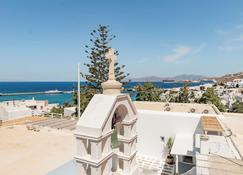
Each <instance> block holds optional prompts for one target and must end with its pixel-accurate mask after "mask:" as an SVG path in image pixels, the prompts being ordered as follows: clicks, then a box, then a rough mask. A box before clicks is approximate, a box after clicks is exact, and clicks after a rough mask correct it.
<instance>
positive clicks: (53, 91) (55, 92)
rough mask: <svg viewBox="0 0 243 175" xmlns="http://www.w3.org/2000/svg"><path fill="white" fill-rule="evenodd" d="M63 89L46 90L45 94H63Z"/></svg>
mask: <svg viewBox="0 0 243 175" xmlns="http://www.w3.org/2000/svg"><path fill="white" fill-rule="evenodd" d="M62 93H63V91H59V90H57V89H56V90H49V91H45V94H62Z"/></svg>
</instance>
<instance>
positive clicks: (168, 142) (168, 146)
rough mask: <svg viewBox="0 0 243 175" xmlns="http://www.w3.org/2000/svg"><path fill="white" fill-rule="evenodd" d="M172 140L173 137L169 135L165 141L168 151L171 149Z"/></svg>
mask: <svg viewBox="0 0 243 175" xmlns="http://www.w3.org/2000/svg"><path fill="white" fill-rule="evenodd" d="M173 142H174V141H173V139H172V138H171V137H170V138H169V139H168V141H167V143H166V146H167V148H168V150H169V152H170V151H171V149H172V146H173Z"/></svg>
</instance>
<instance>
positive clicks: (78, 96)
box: [77, 63, 80, 117]
mask: <svg viewBox="0 0 243 175" xmlns="http://www.w3.org/2000/svg"><path fill="white" fill-rule="evenodd" d="M77 93H78V95H77V98H78V99H77V100H78V108H77V109H78V117H80V63H78V92H77Z"/></svg>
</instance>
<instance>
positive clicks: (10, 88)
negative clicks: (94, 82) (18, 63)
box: [0, 81, 213, 105]
mask: <svg viewBox="0 0 243 175" xmlns="http://www.w3.org/2000/svg"><path fill="white" fill-rule="evenodd" d="M153 83H154V84H155V86H157V87H159V88H163V89H169V88H178V87H183V86H184V85H185V83H184V82H153ZM208 83H213V82H211V81H202V82H190V83H189V84H188V85H189V86H199V85H203V84H208ZM143 84H144V83H143V82H129V83H127V84H125V85H124V86H123V87H124V88H125V89H132V88H133V87H134V86H137V85H143ZM81 85H85V82H81ZM76 89H77V82H0V94H4V93H23V92H45V91H50V90H58V91H73V90H76ZM125 93H130V95H131V98H132V99H133V100H134V99H135V95H136V93H134V92H128V91H127V92H126V91H125ZM32 98H34V99H35V100H48V102H49V103H58V104H60V105H62V104H64V103H65V102H66V103H72V100H73V94H72V93H62V94H33V95H13V96H0V102H1V101H11V100H26V99H32Z"/></svg>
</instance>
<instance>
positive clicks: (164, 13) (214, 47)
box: [0, 0, 243, 81]
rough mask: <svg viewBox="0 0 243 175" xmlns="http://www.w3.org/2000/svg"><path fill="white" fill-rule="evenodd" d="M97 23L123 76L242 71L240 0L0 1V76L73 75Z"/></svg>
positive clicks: (56, 77) (242, 4)
mask: <svg viewBox="0 0 243 175" xmlns="http://www.w3.org/2000/svg"><path fill="white" fill-rule="evenodd" d="M99 24H103V25H109V26H110V27H111V32H112V34H114V35H116V38H115V39H114V40H113V41H112V43H111V45H110V46H111V47H113V48H115V49H116V50H118V51H119V56H118V58H117V61H118V62H119V63H120V64H124V65H126V68H125V72H128V73H130V77H129V78H135V77H144V76H160V77H170V76H175V75H179V74H198V75H204V76H219V75H223V74H226V73H235V72H239V71H243V1H242V0H234V1H232V0H213V1H212V0H183V1H182V0H146V1H145V0H113V1H112V0H102V1H100V0H89V1H88V0H69V1H68V0H51V1H50V0H21V1H20V0H0V81H73V80H76V78H77V63H81V71H83V72H86V71H87V70H86V67H85V66H84V65H83V63H87V62H88V59H87V58H86V57H87V55H86V53H85V45H90V38H91V36H90V32H91V31H92V30H93V29H96V28H97V27H98V25H99Z"/></svg>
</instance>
